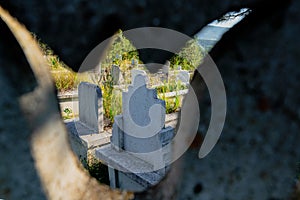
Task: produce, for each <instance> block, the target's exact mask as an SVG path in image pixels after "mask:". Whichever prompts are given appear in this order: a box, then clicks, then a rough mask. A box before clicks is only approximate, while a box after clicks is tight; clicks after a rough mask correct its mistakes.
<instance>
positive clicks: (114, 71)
mask: <svg viewBox="0 0 300 200" xmlns="http://www.w3.org/2000/svg"><path fill="white" fill-rule="evenodd" d="M111 75H112V79H113V84H114V85H119V84H120V80H121V76H122V74H121V70H120V68H119V66H117V65H113V66H112V68H111Z"/></svg>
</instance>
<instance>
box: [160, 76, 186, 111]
mask: <svg viewBox="0 0 300 200" xmlns="http://www.w3.org/2000/svg"><path fill="white" fill-rule="evenodd" d="M184 89H187V86H186V85H185V84H183V83H181V82H180V81H177V82H176V81H175V80H173V81H169V82H168V83H164V84H163V85H161V86H158V87H156V90H157V93H158V97H159V98H160V99H162V100H164V101H165V102H166V113H167V114H169V113H173V112H176V111H178V109H179V108H180V107H181V102H182V96H180V95H178V94H175V95H174V96H171V97H168V96H166V93H169V92H175V93H176V92H178V91H179V90H184Z"/></svg>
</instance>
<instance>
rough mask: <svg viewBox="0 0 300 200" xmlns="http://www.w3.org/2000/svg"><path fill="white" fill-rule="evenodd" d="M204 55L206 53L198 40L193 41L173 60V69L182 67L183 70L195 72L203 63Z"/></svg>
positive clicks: (171, 61)
mask: <svg viewBox="0 0 300 200" xmlns="http://www.w3.org/2000/svg"><path fill="white" fill-rule="evenodd" d="M204 54H205V51H204V49H203V48H202V47H201V46H200V45H199V44H198V42H197V40H196V39H192V40H190V41H188V42H187V44H186V46H185V47H184V48H182V49H181V51H180V52H179V53H178V54H176V55H175V56H173V57H172V58H171V60H170V63H171V68H173V69H176V66H178V65H180V66H181V67H182V69H183V70H189V71H191V70H195V69H196V68H197V67H198V66H199V64H200V63H201V61H202V59H203V57H204Z"/></svg>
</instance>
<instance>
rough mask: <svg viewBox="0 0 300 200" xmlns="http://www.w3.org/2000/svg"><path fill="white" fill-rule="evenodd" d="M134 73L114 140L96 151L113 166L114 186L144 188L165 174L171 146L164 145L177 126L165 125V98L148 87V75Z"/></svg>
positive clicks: (114, 127) (114, 130)
mask: <svg viewBox="0 0 300 200" xmlns="http://www.w3.org/2000/svg"><path fill="white" fill-rule="evenodd" d="M133 77H134V80H133V83H132V85H130V86H129V88H128V91H127V92H123V99H122V114H121V115H118V116H116V117H115V122H114V125H113V132H112V137H111V144H110V145H106V146H103V147H100V148H99V149H97V150H96V155H97V157H98V158H99V159H100V160H103V161H104V162H106V163H108V165H109V166H110V169H109V172H110V173H109V176H110V181H111V186H112V187H117V186H118V187H121V188H124V189H133V190H141V189H145V188H146V187H148V186H151V185H154V184H155V183H157V182H158V181H159V180H160V179H161V178H162V177H163V176H164V175H165V172H166V169H167V166H168V163H169V160H170V158H171V149H170V148H163V147H165V146H166V145H167V144H169V143H170V141H171V140H172V138H173V136H174V128H172V127H166V128H165V102H164V101H163V100H160V99H158V98H157V94H156V90H155V89H148V88H147V87H146V77H145V76H143V75H141V74H137V75H135V76H134V75H133ZM116 168H117V169H120V168H121V169H122V170H121V171H118V170H116ZM143 168H144V169H147V170H145V171H146V172H147V173H143ZM149 169H150V170H149ZM151 169H153V170H151ZM122 171H123V172H122ZM124 172H126V173H124ZM128 172H130V173H128ZM116 174H117V175H116ZM115 177H118V178H115ZM121 177H122V178H121Z"/></svg>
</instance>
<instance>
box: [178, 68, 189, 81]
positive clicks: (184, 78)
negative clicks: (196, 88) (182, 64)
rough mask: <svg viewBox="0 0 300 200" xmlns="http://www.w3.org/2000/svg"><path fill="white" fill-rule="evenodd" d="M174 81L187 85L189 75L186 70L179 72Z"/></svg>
mask: <svg viewBox="0 0 300 200" xmlns="http://www.w3.org/2000/svg"><path fill="white" fill-rule="evenodd" d="M176 80H180V81H181V82H183V83H189V81H190V74H189V72H188V71H187V70H179V71H178V74H177V76H176Z"/></svg>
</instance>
